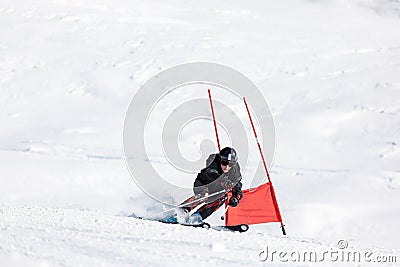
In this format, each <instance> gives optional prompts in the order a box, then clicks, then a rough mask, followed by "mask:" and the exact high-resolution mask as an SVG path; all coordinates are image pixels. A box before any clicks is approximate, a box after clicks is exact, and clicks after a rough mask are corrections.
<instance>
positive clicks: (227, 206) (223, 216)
mask: <svg viewBox="0 0 400 267" xmlns="http://www.w3.org/2000/svg"><path fill="white" fill-rule="evenodd" d="M228 209H229V205H226V208H225V211H224V213H223V214H222V215H221V220H225V214H226V212H227V211H228Z"/></svg>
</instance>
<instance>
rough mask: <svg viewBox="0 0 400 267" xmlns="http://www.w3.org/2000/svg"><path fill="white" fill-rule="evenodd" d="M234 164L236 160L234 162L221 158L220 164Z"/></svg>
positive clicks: (230, 165)
mask: <svg viewBox="0 0 400 267" xmlns="http://www.w3.org/2000/svg"><path fill="white" fill-rule="evenodd" d="M235 164H236V162H234V161H231V160H227V159H221V165H222V166H228V165H229V167H232V166H233V165H235Z"/></svg>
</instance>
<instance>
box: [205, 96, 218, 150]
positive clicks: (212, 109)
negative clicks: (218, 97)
mask: <svg viewBox="0 0 400 267" xmlns="http://www.w3.org/2000/svg"><path fill="white" fill-rule="evenodd" d="M208 97H209V98H210V106H211V113H212V116H213V121H214V129H215V135H216V136H217V144H218V151H221V146H220V145H219V137H218V130H217V122H216V120H215V114H214V107H213V103H212V99H211V90H210V89H208Z"/></svg>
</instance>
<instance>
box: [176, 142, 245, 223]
mask: <svg viewBox="0 0 400 267" xmlns="http://www.w3.org/2000/svg"><path fill="white" fill-rule="evenodd" d="M237 159H238V157H237V153H236V150H235V149H234V148H232V147H225V148H223V149H222V150H221V151H220V152H219V153H217V154H211V155H210V156H209V157H208V159H207V161H206V167H205V168H204V169H202V170H201V171H200V172H199V173H198V175H197V177H196V180H195V181H194V184H193V192H194V197H192V198H189V199H188V200H186V201H185V202H184V203H183V204H185V203H192V205H190V204H188V205H187V206H184V207H183V209H184V210H185V211H186V212H187V213H190V212H191V211H192V212H193V210H194V209H196V208H197V209H198V210H197V211H196V212H193V214H192V215H191V216H190V217H188V218H187V219H186V223H190V224H196V223H202V221H203V220H204V219H205V218H207V217H209V216H210V215H211V214H212V213H213V212H215V211H216V210H217V209H218V208H219V207H221V206H222V205H223V204H224V203H225V202H226V200H227V199H228V194H227V193H228V192H232V196H231V198H230V199H229V201H228V205H229V206H232V207H236V206H237V205H238V204H239V202H240V200H241V199H242V197H243V193H242V183H241V182H240V180H241V179H242V175H241V173H240V166H239V163H238V162H237ZM196 200H199V201H196ZM199 207H200V208H199Z"/></svg>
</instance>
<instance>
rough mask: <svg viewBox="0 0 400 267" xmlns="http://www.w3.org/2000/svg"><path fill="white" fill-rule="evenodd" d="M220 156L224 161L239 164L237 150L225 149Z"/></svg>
mask: <svg viewBox="0 0 400 267" xmlns="http://www.w3.org/2000/svg"><path fill="white" fill-rule="evenodd" d="M219 155H220V156H221V159H222V160H228V161H229V162H232V163H236V162H237V158H238V156H237V153H236V150H235V149H233V148H232V147H225V148H223V149H222V150H221V151H220V152H219Z"/></svg>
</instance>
